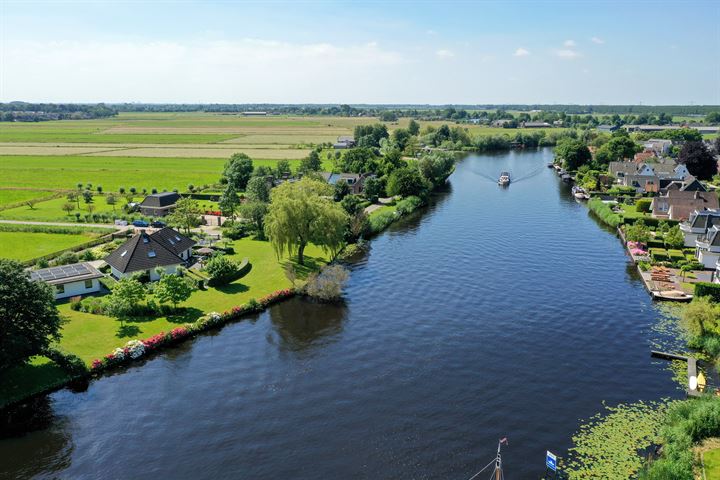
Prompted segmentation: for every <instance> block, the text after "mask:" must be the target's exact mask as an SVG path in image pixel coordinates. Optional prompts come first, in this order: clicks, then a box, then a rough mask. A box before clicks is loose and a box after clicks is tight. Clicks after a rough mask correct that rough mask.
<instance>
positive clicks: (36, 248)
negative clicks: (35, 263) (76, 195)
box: [0, 231, 98, 262]
mask: <svg viewBox="0 0 720 480" xmlns="http://www.w3.org/2000/svg"><path fill="white" fill-rule="evenodd" d="M97 237H98V234H93V233H83V234H63V233H34V232H2V231H0V258H12V259H14V260H19V261H21V262H22V261H25V260H31V259H33V258H38V257H42V256H44V255H49V254H51V253H55V252H59V251H61V250H64V249H66V248H70V247H74V246H77V245H81V244H83V243H86V242H89V241H90V240H92V239H94V238H97Z"/></svg>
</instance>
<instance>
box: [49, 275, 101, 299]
mask: <svg viewBox="0 0 720 480" xmlns="http://www.w3.org/2000/svg"><path fill="white" fill-rule="evenodd" d="M63 287H64V288H65V291H64V292H63V293H58V291H57V285H53V288H54V289H55V299H56V300H59V299H61V298H68V297H78V296H81V295H87V294H88V293H95V292H99V291H100V281H99V280H98V279H97V278H93V279H92V286H91V287H90V288H85V280H80V281H77V282H70V283H66V284H64V285H63Z"/></svg>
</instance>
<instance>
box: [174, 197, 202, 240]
mask: <svg viewBox="0 0 720 480" xmlns="http://www.w3.org/2000/svg"><path fill="white" fill-rule="evenodd" d="M201 215H202V209H201V208H200V206H199V205H198V203H197V202H196V201H195V200H193V199H192V198H181V199H180V200H178V201H177V203H176V204H175V209H174V210H173V212H172V213H171V214H170V216H169V217H168V222H170V223H171V224H172V225H177V226H178V227H181V228H183V229H184V230H185V233H186V234H189V233H190V229H191V228H195V227H197V226H198V225H200V219H201V217H200V216H201Z"/></svg>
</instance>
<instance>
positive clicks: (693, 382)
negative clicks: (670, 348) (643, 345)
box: [650, 350, 701, 397]
mask: <svg viewBox="0 0 720 480" xmlns="http://www.w3.org/2000/svg"><path fill="white" fill-rule="evenodd" d="M650 356H651V357H653V358H662V359H663V360H680V361H682V362H687V378H688V387H687V390H686V393H687V396H688V397H699V396H700V393H701V392H700V391H699V390H698V388H697V387H698V384H697V375H698V372H697V359H696V358H695V357H686V356H685V355H676V354H674V353H667V352H660V351H658V350H652V351H651V352H650Z"/></svg>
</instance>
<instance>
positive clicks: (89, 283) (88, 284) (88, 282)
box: [85, 280, 93, 290]
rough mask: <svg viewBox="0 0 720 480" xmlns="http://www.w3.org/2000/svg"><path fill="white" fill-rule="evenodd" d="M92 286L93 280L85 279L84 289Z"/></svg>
mask: <svg viewBox="0 0 720 480" xmlns="http://www.w3.org/2000/svg"><path fill="white" fill-rule="evenodd" d="M92 287H93V281H92V280H85V289H86V290H87V289H89V288H92Z"/></svg>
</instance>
